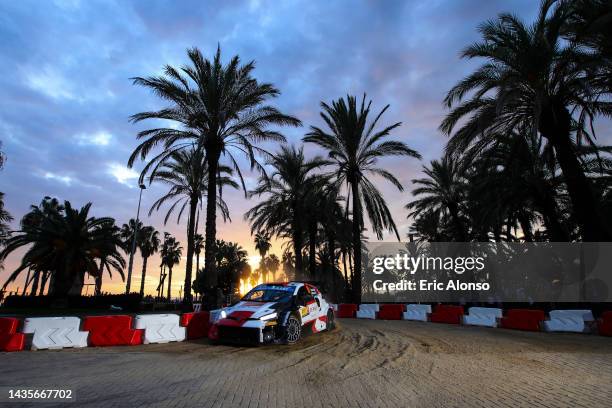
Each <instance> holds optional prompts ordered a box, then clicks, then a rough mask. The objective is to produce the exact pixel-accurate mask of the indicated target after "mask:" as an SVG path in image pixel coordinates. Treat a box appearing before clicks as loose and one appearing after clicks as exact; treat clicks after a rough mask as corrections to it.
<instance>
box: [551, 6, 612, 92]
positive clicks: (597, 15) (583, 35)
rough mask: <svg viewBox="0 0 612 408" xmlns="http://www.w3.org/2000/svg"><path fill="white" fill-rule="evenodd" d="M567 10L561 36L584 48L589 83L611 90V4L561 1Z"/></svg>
mask: <svg viewBox="0 0 612 408" xmlns="http://www.w3.org/2000/svg"><path fill="white" fill-rule="evenodd" d="M562 7H565V8H566V9H567V11H568V21H567V23H566V24H564V27H563V31H564V34H565V35H564V36H565V37H566V38H567V39H569V40H570V41H571V42H573V43H575V44H580V45H581V46H582V47H585V48H587V49H588V50H589V51H590V53H589V55H588V56H589V57H590V58H589V59H587V60H586V61H584V62H585V63H588V64H589V75H590V77H591V82H592V85H593V86H596V87H597V88H599V89H600V90H601V91H602V92H603V93H607V94H609V93H610V92H612V24H610V21H612V6H611V5H610V1H609V0H571V1H570V0H563V1H562Z"/></svg>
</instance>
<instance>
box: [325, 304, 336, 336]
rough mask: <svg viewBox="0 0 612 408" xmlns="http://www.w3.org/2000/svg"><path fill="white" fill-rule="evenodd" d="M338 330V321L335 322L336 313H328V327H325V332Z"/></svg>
mask: <svg viewBox="0 0 612 408" xmlns="http://www.w3.org/2000/svg"><path fill="white" fill-rule="evenodd" d="M335 328H336V321H335V320H334V311H333V310H331V309H330V310H328V311H327V327H325V331H332V330H334V329H335Z"/></svg>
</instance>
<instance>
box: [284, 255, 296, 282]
mask: <svg viewBox="0 0 612 408" xmlns="http://www.w3.org/2000/svg"><path fill="white" fill-rule="evenodd" d="M281 264H282V265H283V273H284V274H285V276H286V278H287V280H288V281H291V280H294V279H295V256H294V255H293V253H292V252H291V251H290V250H289V249H285V251H283V259H282V260H281Z"/></svg>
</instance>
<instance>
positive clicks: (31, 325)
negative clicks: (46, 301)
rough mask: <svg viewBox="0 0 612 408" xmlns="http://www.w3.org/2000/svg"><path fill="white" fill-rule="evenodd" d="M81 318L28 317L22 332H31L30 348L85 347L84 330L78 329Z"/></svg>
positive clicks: (85, 334)
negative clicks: (32, 335)
mask: <svg viewBox="0 0 612 408" xmlns="http://www.w3.org/2000/svg"><path fill="white" fill-rule="evenodd" d="M80 325H81V319H79V318H78V317H74V316H64V317H29V318H27V319H25V321H24V323H23V333H33V334H34V337H33V338H32V350H40V349H61V348H70V347H87V335H88V333H87V332H86V331H79V327H80Z"/></svg>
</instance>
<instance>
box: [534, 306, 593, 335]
mask: <svg viewBox="0 0 612 408" xmlns="http://www.w3.org/2000/svg"><path fill="white" fill-rule="evenodd" d="M548 315H549V316H550V320H545V321H544V323H543V325H542V326H543V329H544V331H547V332H575V333H582V332H584V331H585V329H586V322H592V321H593V320H595V318H594V317H593V312H591V311H590V310H551V311H550V313H549V314H548Z"/></svg>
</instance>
